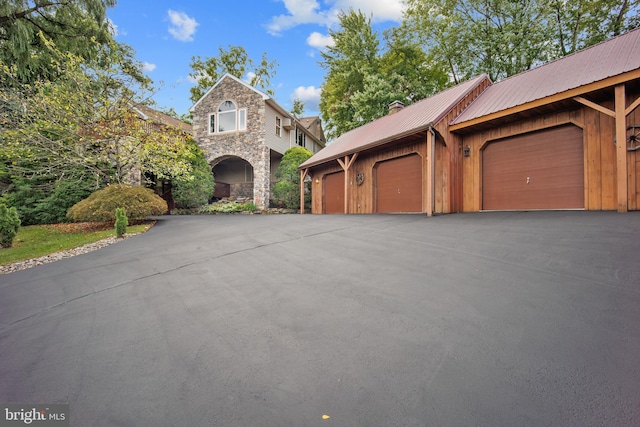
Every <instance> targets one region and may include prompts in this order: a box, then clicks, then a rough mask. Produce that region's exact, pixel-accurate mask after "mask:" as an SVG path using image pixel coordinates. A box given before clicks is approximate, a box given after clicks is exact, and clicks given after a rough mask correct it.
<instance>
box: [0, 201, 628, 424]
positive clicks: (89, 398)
mask: <svg viewBox="0 0 640 427" xmlns="http://www.w3.org/2000/svg"><path fill="white" fill-rule="evenodd" d="M0 402H1V403H24V404H29V403H31V404H33V403H50V404H53V403H69V404H70V410H71V425H72V426H332V425H333V426H422V425H427V426H458V425H459V426H467V425H480V426H516V425H536V426H537V425H558V426H589V425H612V426H613V425H616V426H619V425H640V212H632V213H628V214H617V213H613V212H528V213H527V212H521V213H479V214H456V215H446V216H439V217H433V218H427V217H425V216H419V215H395V216H394V215H379V216H378V215H369V216H342V215H338V216H313V215H303V216H301V215H274V216H266V215H265V216H261V215H255V216H243V215H242V216H202V217H163V218H161V219H160V220H159V222H158V224H157V225H156V226H155V227H154V228H153V229H152V230H150V231H149V232H147V233H146V234H144V235H140V236H137V237H133V238H130V239H127V240H125V241H123V242H121V243H118V244H116V245H112V246H109V247H107V248H104V249H101V250H99V251H95V252H92V253H89V254H85V255H81V256H78V257H74V258H70V259H66V260H62V261H59V262H56V263H53V264H47V265H43V266H40V267H36V268H33V269H30V270H24V271H20V272H16V273H13V274H9V275H3V276H0ZM0 415H1V414H0ZM323 415H324V416H325V417H324V418H323ZM327 416H328V417H329V418H327ZM34 425H35V424H34Z"/></svg>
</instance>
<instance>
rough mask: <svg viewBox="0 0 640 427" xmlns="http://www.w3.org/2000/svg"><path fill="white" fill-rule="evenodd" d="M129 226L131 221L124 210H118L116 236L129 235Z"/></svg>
mask: <svg viewBox="0 0 640 427" xmlns="http://www.w3.org/2000/svg"><path fill="white" fill-rule="evenodd" d="M128 225H129V219H128V218H127V214H126V212H125V209H124V208H116V223H115V229H116V236H118V237H123V236H124V235H125V234H126V233H127V226H128Z"/></svg>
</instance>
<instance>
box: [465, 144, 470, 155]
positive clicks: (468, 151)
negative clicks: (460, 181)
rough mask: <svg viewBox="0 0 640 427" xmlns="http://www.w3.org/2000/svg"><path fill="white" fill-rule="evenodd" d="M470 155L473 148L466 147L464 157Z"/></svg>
mask: <svg viewBox="0 0 640 427" xmlns="http://www.w3.org/2000/svg"><path fill="white" fill-rule="evenodd" d="M470 155H471V147H469V146H468V145H467V146H466V147H464V156H465V157H469V156H470Z"/></svg>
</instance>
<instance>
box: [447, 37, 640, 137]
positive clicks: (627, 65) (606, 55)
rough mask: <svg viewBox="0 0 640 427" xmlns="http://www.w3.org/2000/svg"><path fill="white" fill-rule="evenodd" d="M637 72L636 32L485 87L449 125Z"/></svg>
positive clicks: (639, 59) (639, 48)
mask: <svg viewBox="0 0 640 427" xmlns="http://www.w3.org/2000/svg"><path fill="white" fill-rule="evenodd" d="M639 68H640V29H638V30H634V31H631V32H629V33H627V34H624V35H621V36H618V37H615V38H613V39H610V40H607V41H604V42H602V43H599V44H597V45H594V46H591V47H588V48H586V49H584V50H581V51H579V52H575V53H573V54H571V55H568V56H565V57H563V58H560V59H557V60H555V61H552V62H549V63H547V64H545V65H542V66H540V67H537V68H534V69H531V70H528V71H525V72H523V73H520V74H516V75H514V76H512V77H509V78H507V79H504V80H502V81H500V82H498V83H495V84H493V85H491V86H489V87H488V88H487V89H486V90H485V91H484V92H483V93H482V95H481V96H479V97H478V98H476V100H475V101H473V102H472V103H471V104H470V105H469V107H467V108H466V109H465V110H464V111H463V112H462V113H461V114H460V115H459V116H458V117H456V119H455V120H453V122H452V124H462V123H464V122H470V121H472V120H476V119H478V120H480V118H482V117H485V116H489V115H492V114H494V115H495V114H497V113H499V112H501V111H505V110H508V109H511V108H514V107H518V106H524V105H525V104H528V103H530V102H534V101H539V100H542V99H544V98H547V97H550V96H553V95H558V94H561V93H563V92H567V91H570V90H572V89H578V88H580V87H583V86H587V85H589V84H591V83H596V82H600V81H602V80H605V79H607V78H610V77H615V76H618V75H621V74H624V73H626V72H629V71H633V70H637V69H639ZM573 96H575V95H573ZM460 127H464V125H462V126H460Z"/></svg>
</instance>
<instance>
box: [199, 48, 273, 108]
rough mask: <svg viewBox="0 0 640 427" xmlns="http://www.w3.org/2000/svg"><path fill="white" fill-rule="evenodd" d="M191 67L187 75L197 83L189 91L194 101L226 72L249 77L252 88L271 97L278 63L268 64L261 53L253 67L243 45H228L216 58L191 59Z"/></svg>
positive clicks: (265, 56)
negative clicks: (272, 81)
mask: <svg viewBox="0 0 640 427" xmlns="http://www.w3.org/2000/svg"><path fill="white" fill-rule="evenodd" d="M190 66H191V70H192V72H191V73H190V74H189V76H191V77H192V78H194V79H196V80H197V82H198V83H197V84H196V85H195V86H193V87H192V88H191V100H192V101H193V102H196V101H198V100H199V99H200V98H202V96H203V95H204V94H205V93H206V92H207V91H208V90H209V88H211V87H212V86H213V85H214V84H216V82H217V81H218V80H220V78H222V76H224V75H225V74H227V73H228V74H231V75H232V76H234V77H237V78H239V79H243V78H245V77H246V76H248V75H251V81H250V82H249V84H250V85H251V86H253V87H256V88H258V89H261V90H262V91H264V92H265V93H267V94H268V95H273V90H272V89H271V79H272V78H273V77H274V76H275V74H276V71H275V68H276V67H277V66H278V63H277V62H276V61H269V58H268V57H267V53H266V52H264V53H263V54H262V57H261V59H260V62H258V63H257V64H256V63H255V62H254V61H253V59H251V57H249V54H248V53H247V51H246V50H245V49H244V48H243V47H242V46H232V45H230V46H229V48H228V49H224V48H223V47H219V48H218V56H212V57H208V58H203V57H201V56H194V57H192V58H191V64H190Z"/></svg>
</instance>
